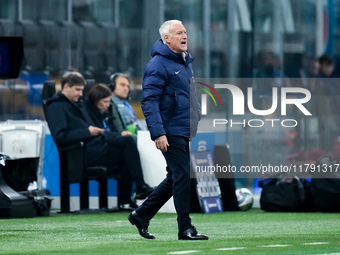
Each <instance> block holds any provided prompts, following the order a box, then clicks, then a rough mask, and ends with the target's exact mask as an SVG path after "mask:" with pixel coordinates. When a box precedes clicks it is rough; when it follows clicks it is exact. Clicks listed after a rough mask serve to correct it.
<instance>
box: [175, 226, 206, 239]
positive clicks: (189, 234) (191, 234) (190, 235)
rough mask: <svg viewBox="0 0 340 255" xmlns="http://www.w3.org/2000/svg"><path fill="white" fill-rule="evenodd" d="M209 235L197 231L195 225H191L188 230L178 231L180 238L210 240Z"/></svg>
mask: <svg viewBox="0 0 340 255" xmlns="http://www.w3.org/2000/svg"><path fill="white" fill-rule="evenodd" d="M208 239H209V237H208V236H206V235H201V234H199V233H197V230H196V228H195V227H194V226H191V227H190V228H188V229H187V230H185V231H183V232H180V233H178V240H208Z"/></svg>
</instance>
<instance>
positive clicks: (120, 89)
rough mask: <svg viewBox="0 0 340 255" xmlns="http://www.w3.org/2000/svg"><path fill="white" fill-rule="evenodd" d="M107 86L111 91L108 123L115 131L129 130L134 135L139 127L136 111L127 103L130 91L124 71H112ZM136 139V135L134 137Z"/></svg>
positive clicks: (128, 80) (128, 81)
mask: <svg viewBox="0 0 340 255" xmlns="http://www.w3.org/2000/svg"><path fill="white" fill-rule="evenodd" d="M108 87H109V88H110V89H111V91H112V97H111V102H110V108H109V112H110V117H109V119H111V121H109V125H112V127H111V128H112V129H114V130H116V131H117V132H122V131H129V132H131V133H132V134H134V135H136V134H137V130H140V129H141V128H140V127H139V126H138V124H137V118H136V113H135V112H134V110H133V108H132V106H131V105H130V104H129V103H128V98H129V92H130V79H129V76H128V75H126V74H124V73H114V74H113V75H111V77H110V83H109V84H108ZM135 139H136V137H135Z"/></svg>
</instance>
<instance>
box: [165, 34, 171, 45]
mask: <svg viewBox="0 0 340 255" xmlns="http://www.w3.org/2000/svg"><path fill="white" fill-rule="evenodd" d="M169 38H170V35H168V34H166V35H164V40H165V44H167V43H169V41H168V40H169Z"/></svg>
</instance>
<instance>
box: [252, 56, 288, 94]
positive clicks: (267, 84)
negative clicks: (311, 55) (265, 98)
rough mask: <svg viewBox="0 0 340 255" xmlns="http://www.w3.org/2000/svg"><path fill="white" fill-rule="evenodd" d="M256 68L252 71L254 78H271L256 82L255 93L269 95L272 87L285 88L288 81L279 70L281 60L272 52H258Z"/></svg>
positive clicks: (280, 69)
mask: <svg viewBox="0 0 340 255" xmlns="http://www.w3.org/2000/svg"><path fill="white" fill-rule="evenodd" d="M257 62H258V68H256V69H254V71H253V77H254V78H273V79H268V80H263V79H261V80H259V81H257V82H256V86H255V91H256V92H257V93H260V94H271V93H272V87H287V86H289V81H288V77H287V75H286V74H285V73H284V72H283V70H282V68H281V60H280V58H279V56H277V55H276V54H275V53H274V52H272V51H260V52H259V53H258V55H257Z"/></svg>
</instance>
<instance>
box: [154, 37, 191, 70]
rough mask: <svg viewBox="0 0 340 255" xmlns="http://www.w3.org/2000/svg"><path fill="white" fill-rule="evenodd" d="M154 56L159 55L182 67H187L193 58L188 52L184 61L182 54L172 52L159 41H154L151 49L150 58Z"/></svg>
mask: <svg viewBox="0 0 340 255" xmlns="http://www.w3.org/2000/svg"><path fill="white" fill-rule="evenodd" d="M156 55H161V56H163V57H166V58H168V59H171V60H172V61H175V62H177V63H181V64H184V65H189V64H190V63H191V62H192V61H193V60H194V58H193V57H192V56H191V55H190V54H189V53H188V52H185V61H184V59H183V55H182V53H175V52H173V51H172V50H171V49H170V48H169V47H168V46H167V45H166V44H164V43H163V41H162V40H161V39H159V40H158V41H156V42H155V44H154V45H153V47H152V49H151V56H152V57H154V56H156Z"/></svg>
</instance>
